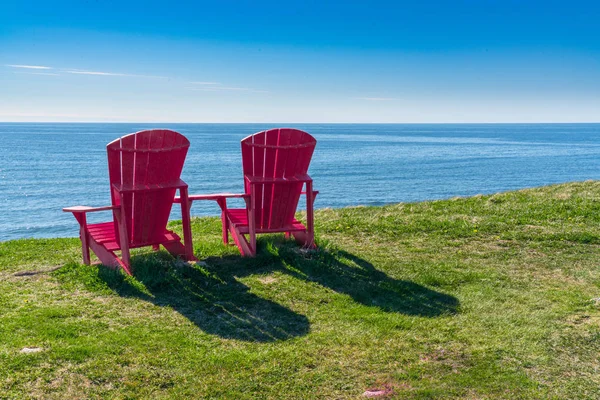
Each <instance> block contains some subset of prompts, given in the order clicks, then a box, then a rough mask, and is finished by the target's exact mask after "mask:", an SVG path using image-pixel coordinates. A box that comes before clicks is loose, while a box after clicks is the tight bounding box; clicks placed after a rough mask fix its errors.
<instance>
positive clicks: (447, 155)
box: [0, 123, 600, 241]
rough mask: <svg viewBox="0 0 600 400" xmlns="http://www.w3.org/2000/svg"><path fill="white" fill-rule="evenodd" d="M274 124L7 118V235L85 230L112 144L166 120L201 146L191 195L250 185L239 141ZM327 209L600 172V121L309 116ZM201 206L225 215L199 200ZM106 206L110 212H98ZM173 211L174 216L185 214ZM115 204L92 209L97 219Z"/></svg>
mask: <svg viewBox="0 0 600 400" xmlns="http://www.w3.org/2000/svg"><path fill="white" fill-rule="evenodd" d="M273 126H274V125H269V124H150V125H148V124H55V123H44V124H36V123H19V124H17V123H0V202H1V204H2V212H1V213H0V241H3V240H9V239H18V238H28V237H60V236H77V234H78V228H77V226H78V225H77V222H76V221H75V219H74V218H73V217H72V216H71V215H70V214H66V213H63V212H62V211H61V208H62V207H65V206H71V205H92V206H101V205H107V204H109V203H110V197H109V188H108V171H107V166H106V150H105V146H106V144H107V143H108V142H110V141H112V140H113V139H115V138H117V137H119V136H122V135H125V134H128V133H132V132H135V131H138V130H142V129H148V128H156V127H164V128H170V129H174V130H176V131H179V132H181V133H183V134H184V135H186V136H187V137H188V138H189V139H190V141H191V143H192V145H191V147H190V151H189V153H188V157H187V159H186V164H185V167H184V170H183V176H182V178H183V179H184V180H185V181H186V182H187V183H188V184H189V186H190V191H191V193H214V192H224V191H227V192H239V191H241V190H242V188H243V186H242V178H241V158H240V145H239V142H240V139H242V138H243V137H245V136H247V135H249V134H252V133H254V132H257V131H260V130H263V129H266V128H270V127H273ZM288 126H292V127H297V128H300V129H304V130H306V131H308V132H309V133H311V134H312V135H314V136H315V137H316V139H317V141H318V143H317V149H316V151H315V155H314V158H313V162H312V164H311V168H310V174H311V175H312V177H313V179H314V182H315V188H316V189H317V190H319V191H320V192H321V193H320V194H319V196H318V197H317V202H316V206H317V207H344V206H351V205H359V204H362V205H380V204H386V203H394V202H401V201H419V200H428V199H440V198H448V197H453V196H469V195H474V194H477V193H494V192H498V191H506V190H511V189H518V188H525V187H532V186H540V185H546V184H550V183H558V182H567V181H580V180H586V179H600V124H465V125H461V124H450V125H445V124H441V125H439V124H435V125H433V124H432V125H426V124H393V125H379V124H378V125H370V124H367V125H364V124H349V125H345V124H303V125H293V124H290V125H288ZM192 213H193V214H194V215H216V214H217V213H218V208H217V207H216V205H214V204H212V203H204V202H197V203H195V205H194V207H193V208H192ZM98 214H100V213H98ZM179 217H180V216H179V214H178V213H177V212H176V211H174V212H173V214H172V218H179ZM109 218H110V213H109V214H105V215H104V216H102V215H93V216H92V217H91V218H90V220H91V222H95V221H98V220H102V219H105V220H107V219H109Z"/></svg>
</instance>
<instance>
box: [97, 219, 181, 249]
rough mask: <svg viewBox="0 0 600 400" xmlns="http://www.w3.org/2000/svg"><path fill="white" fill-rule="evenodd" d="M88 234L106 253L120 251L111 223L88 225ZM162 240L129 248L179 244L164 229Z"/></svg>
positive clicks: (175, 237) (175, 238)
mask: <svg viewBox="0 0 600 400" xmlns="http://www.w3.org/2000/svg"><path fill="white" fill-rule="evenodd" d="M88 232H89V234H90V237H91V238H92V239H93V240H94V241H95V242H96V243H98V244H101V245H102V246H103V247H105V248H106V250H108V251H115V250H121V246H120V245H119V243H118V242H117V235H116V234H115V224H114V223H113V222H102V223H99V224H90V225H88ZM163 237H164V240H160V241H159V242H153V243H130V244H129V247H130V248H136V247H144V246H150V245H153V244H164V243H173V242H179V241H180V240H181V238H180V237H179V236H177V234H176V233H175V232H173V231H169V230H166V229H165V233H164V236H163Z"/></svg>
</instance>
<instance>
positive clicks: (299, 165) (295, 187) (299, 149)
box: [175, 128, 319, 256]
mask: <svg viewBox="0 0 600 400" xmlns="http://www.w3.org/2000/svg"><path fill="white" fill-rule="evenodd" d="M316 144H317V141H316V140H315V138H314V137H312V136H311V135H309V134H308V133H306V132H303V131H301V130H298V129H289V128H280V129H270V130H268V131H263V132H258V133H256V134H254V135H251V136H248V137H247V138H245V139H243V140H242V168H243V172H244V188H245V191H244V193H242V194H231V193H219V194H210V195H190V196H189V202H190V207H191V204H192V202H193V201H194V200H216V201H217V203H218V204H219V206H220V207H221V221H222V224H223V242H224V243H225V244H227V243H228V241H229V236H228V233H231V236H232V237H233V240H234V242H235V244H236V245H237V247H238V248H239V249H240V252H241V253H242V255H244V256H254V255H255V254H256V235H257V234H260V233H274V232H285V234H286V237H289V236H290V235H292V236H294V238H295V239H296V241H297V242H298V243H300V244H302V245H304V246H305V247H309V248H314V247H315V243H314V223H313V221H314V217H313V203H314V201H315V197H316V195H317V194H318V193H319V192H317V191H313V190H312V179H311V178H310V176H308V174H307V171H308V166H309V164H310V159H311V157H312V154H313V151H314V149H315V145H316ZM304 185H306V191H304V192H303V191H302V189H303V186H304ZM301 194H305V195H306V220H307V221H306V226H305V225H304V224H302V223H301V222H300V221H298V220H297V219H296V218H295V217H294V215H295V213H296V209H297V206H298V201H299V199H300V195H301ZM233 197H238V198H240V197H241V198H243V199H244V200H245V202H246V208H239V209H238V208H228V207H227V199H228V198H233ZM175 201H176V202H181V203H183V202H184V200H183V198H181V199H179V198H176V199H175ZM246 235H248V237H249V239H247V238H246Z"/></svg>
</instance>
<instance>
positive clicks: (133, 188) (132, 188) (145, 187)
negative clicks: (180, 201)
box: [112, 179, 188, 193]
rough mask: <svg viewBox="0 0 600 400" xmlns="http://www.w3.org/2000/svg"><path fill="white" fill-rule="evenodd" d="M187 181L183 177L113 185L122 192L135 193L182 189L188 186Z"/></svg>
mask: <svg viewBox="0 0 600 400" xmlns="http://www.w3.org/2000/svg"><path fill="white" fill-rule="evenodd" d="M187 186H188V185H187V183H185V182H184V181H182V180H181V179H179V180H177V181H175V182H170V183H164V184H138V185H123V184H121V183H113V184H112V187H113V188H114V189H115V190H117V191H118V192H121V193H134V192H150V191H156V190H163V189H180V188H187Z"/></svg>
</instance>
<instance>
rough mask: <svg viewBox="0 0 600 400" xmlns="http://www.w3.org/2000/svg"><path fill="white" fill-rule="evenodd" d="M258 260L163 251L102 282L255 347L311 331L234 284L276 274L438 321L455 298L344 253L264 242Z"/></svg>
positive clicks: (104, 274) (104, 275) (107, 274)
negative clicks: (183, 258)
mask: <svg viewBox="0 0 600 400" xmlns="http://www.w3.org/2000/svg"><path fill="white" fill-rule="evenodd" d="M259 246H260V250H259V254H258V256H257V257H255V258H243V257H241V256H225V257H209V258H207V259H206V260H205V262H204V263H202V264H200V265H189V264H186V263H183V262H173V259H172V258H171V256H170V255H169V254H168V253H166V252H157V253H150V254H143V255H138V256H135V257H132V260H131V262H132V267H133V271H134V278H135V279H131V278H128V277H126V276H124V275H123V274H122V273H120V272H116V271H113V270H109V269H106V268H100V269H99V270H98V274H99V277H100V278H101V279H102V280H103V281H104V282H105V283H106V284H107V285H108V286H109V287H110V288H111V289H112V290H114V291H115V292H117V293H118V294H119V295H121V296H126V297H138V298H140V299H143V300H145V301H149V302H151V303H153V304H156V305H159V306H169V307H171V308H173V309H174V310H176V311H177V312H179V313H180V314H181V315H183V316H185V317H186V318H187V319H189V320H190V321H191V322H193V323H194V324H196V325H197V326H198V327H199V328H200V329H202V330H203V331H205V332H207V333H210V334H214V335H218V336H220V337H223V338H228V339H238V340H245V341H253V342H269V341H276V340H286V339H290V338H293V337H298V336H303V335H306V334H307V333H308V332H309V328H310V324H309V321H308V319H307V318H306V317H305V316H304V315H301V314H298V313H296V312H294V311H292V310H290V309H289V308H287V307H284V306H282V305H280V304H277V303H275V302H273V301H271V300H268V299H264V298H262V297H259V296H257V295H255V294H253V293H250V292H249V288H248V287H247V286H246V285H244V284H243V283H241V282H240V281H239V280H238V278H239V277H243V276H249V275H252V274H266V273H271V272H275V271H280V272H283V273H286V274H289V275H291V276H294V277H296V278H298V279H301V280H305V281H311V282H316V283H318V284H320V285H322V286H324V287H327V288H330V289H332V290H334V291H335V292H338V293H342V294H346V295H348V296H350V297H351V298H352V299H353V300H354V301H356V302H358V303H360V304H363V305H366V306H370V307H378V308H379V309H381V310H383V311H385V312H396V313H401V314H405V315H412V316H422V317H436V316H440V315H448V314H454V313H456V312H457V310H458V305H459V302H458V300H457V299H456V298H455V297H453V296H450V295H447V294H444V293H440V292H436V291H434V290H431V289H428V288H426V287H424V286H421V285H419V284H416V283H414V282H410V281H405V280H398V279H393V278H390V277H389V276H387V275H386V274H385V273H383V272H381V271H378V270H377V269H375V267H374V266H373V265H372V264H370V263H369V262H367V261H365V260H363V259H361V258H359V257H357V256H355V255H353V254H350V253H348V252H345V251H341V250H338V251H328V250H324V249H319V250H316V251H310V252H304V251H302V250H300V249H299V248H298V247H297V246H296V245H295V243H292V242H290V241H285V240H283V239H282V238H278V237H268V238H262V239H261V240H260V241H259Z"/></svg>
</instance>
